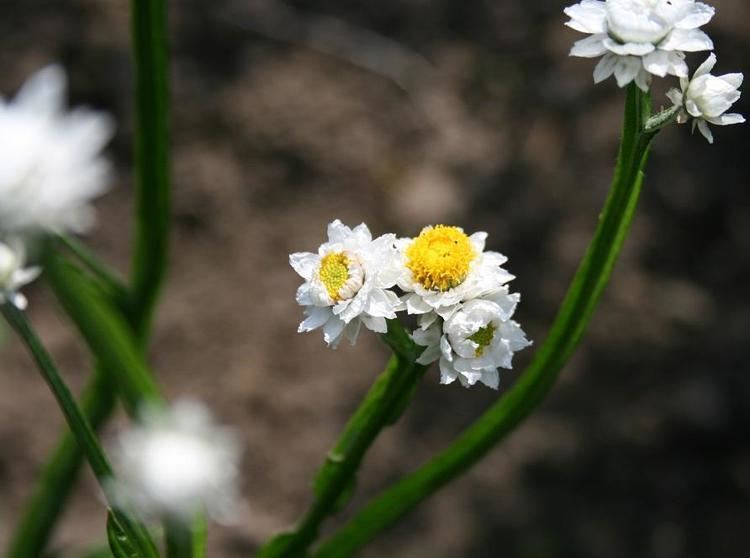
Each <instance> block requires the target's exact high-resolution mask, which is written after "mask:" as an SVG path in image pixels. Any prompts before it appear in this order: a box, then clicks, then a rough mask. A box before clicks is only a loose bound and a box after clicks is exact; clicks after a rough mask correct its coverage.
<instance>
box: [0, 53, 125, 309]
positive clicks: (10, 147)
mask: <svg viewBox="0 0 750 558" xmlns="http://www.w3.org/2000/svg"><path fill="white" fill-rule="evenodd" d="M65 96H66V78H65V72H64V71H63V70H62V68H61V67H59V66H57V65H51V66H47V67H46V68H43V69H41V70H39V71H38V72H36V73H35V74H33V75H32V76H31V77H29V78H28V80H27V81H26V83H24V85H23V86H22V87H21V89H20V90H19V92H18V93H17V94H16V96H15V97H14V98H13V100H8V101H6V100H4V99H3V98H2V97H0V151H2V153H3V164H2V166H0V242H1V243H0V303H2V302H5V301H9V302H11V303H14V304H16V306H19V307H20V308H22V307H24V306H25V303H26V299H25V298H23V296H21V295H20V294H18V293H17V290H18V289H19V288H20V287H21V286H23V285H24V284H26V283H28V282H29V281H31V280H33V279H34V278H35V277H36V276H37V275H38V270H37V269H35V268H31V269H24V267H23V266H24V261H25V253H26V248H25V245H26V243H27V239H28V237H29V235H33V234H38V233H40V232H41V233H51V234H62V233H66V232H73V233H82V232H85V231H87V230H88V229H89V228H90V227H91V225H92V224H93V221H94V212H93V208H92V207H91V204H90V202H91V200H92V199H93V198H95V197H97V196H98V195H100V194H102V193H103V192H105V191H106V190H107V187H108V184H109V180H108V178H109V170H110V169H109V163H108V162H107V160H106V159H104V158H103V157H102V156H101V150H102V148H103V147H104V145H105V144H106V143H107V142H108V141H109V139H110V138H111V136H112V133H113V123H112V121H111V119H110V118H109V117H108V116H107V115H105V114H102V113H99V112H95V111H92V110H89V109H85V108H76V109H74V110H72V111H66V109H65Z"/></svg>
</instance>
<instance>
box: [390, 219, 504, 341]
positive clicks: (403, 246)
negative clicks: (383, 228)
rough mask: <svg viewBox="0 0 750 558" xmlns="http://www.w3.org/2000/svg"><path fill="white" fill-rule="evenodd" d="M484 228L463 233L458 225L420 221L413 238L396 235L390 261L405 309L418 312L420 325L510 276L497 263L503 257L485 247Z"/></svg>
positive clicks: (492, 287)
mask: <svg viewBox="0 0 750 558" xmlns="http://www.w3.org/2000/svg"><path fill="white" fill-rule="evenodd" d="M486 239H487V233H485V232H477V233H474V234H472V235H471V236H467V235H466V233H464V231H463V229H461V228H460V227H450V226H445V225H437V226H434V227H425V228H424V229H422V232H421V233H420V234H419V236H417V237H416V238H401V239H399V240H398V241H397V243H396V246H397V248H398V259H396V260H394V262H393V265H395V267H396V271H397V273H398V286H399V287H400V288H401V289H402V290H404V291H405V292H406V294H405V295H404V297H403V300H404V302H405V304H406V309H407V311H408V313H409V314H420V315H421V316H420V326H421V327H422V328H426V327H428V326H429V325H430V323H432V322H433V321H434V320H435V319H436V318H437V317H438V316H440V317H442V318H447V317H448V316H450V315H451V313H453V312H454V311H455V310H456V308H457V307H458V305H459V304H460V303H461V302H463V301H466V300H469V299H472V298H477V297H480V296H482V295H484V294H487V293H491V292H494V291H497V290H498V289H500V288H501V287H502V286H503V285H504V284H505V283H507V282H508V281H510V280H512V279H513V275H511V274H510V273H508V272H507V271H506V270H505V269H503V268H502V267H501V266H502V265H503V264H504V263H505V262H506V261H507V260H508V258H506V257H505V256H503V255H502V254H500V253H498V252H485V251H484V244H485V240H486Z"/></svg>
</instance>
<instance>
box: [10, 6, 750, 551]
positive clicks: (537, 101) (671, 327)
mask: <svg viewBox="0 0 750 558" xmlns="http://www.w3.org/2000/svg"><path fill="white" fill-rule="evenodd" d="M711 4H712V5H714V6H715V7H716V8H717V15H716V17H715V18H714V20H713V21H712V22H711V23H710V24H709V26H708V27H707V30H708V32H709V33H710V34H711V36H712V37H713V38H714V41H715V43H716V49H717V52H718V59H719V64H718V70H719V72H720V73H723V72H724V71H726V72H729V71H735V70H739V71H744V72H745V73H747V72H748V69H750V66H749V65H748V62H749V61H750V56H749V55H748V53H749V52H750V50H749V49H748V47H749V46H750V24H748V22H749V21H750V7H748V4H747V3H746V2H743V1H742V0H714V1H712V2H711ZM565 5H566V3H565V2H556V1H552V0H541V1H539V2H534V3H527V2H521V1H520V0H514V1H507V2H489V1H486V0H468V1H466V2H451V1H449V0H436V1H433V2H425V1H421V0H400V1H396V0H383V1H381V2H376V3H363V2H343V1H335V0H326V1H318V2H312V1H297V2H290V3H287V4H282V3H279V2H273V0H268V1H257V0H248V1H240V0H215V1H213V2H199V1H198V0H195V1H187V0H182V1H181V0H175V1H174V2H172V3H171V10H172V12H171V23H172V27H173V39H172V41H173V42H172V51H173V67H172V78H173V85H172V89H173V92H172V94H173V133H172V135H173V141H174V143H173V182H174V209H173V232H174V234H173V244H172V268H171V272H170V277H169V282H168V285H167V287H166V290H165V292H164V298H163V304H162V305H161V307H160V310H159V313H158V319H157V324H156V329H155V335H154V338H153V344H152V362H153V365H154V367H155V368H156V369H157V370H158V372H159V378H160V381H161V384H162V385H163V386H164V389H165V391H166V392H167V394H168V395H169V396H171V397H177V396H182V395H190V396H196V397H200V398H202V399H204V400H205V401H206V402H207V403H208V404H209V405H210V406H211V407H212V408H213V409H214V410H215V413H216V415H217V416H218V417H219V418H220V420H221V421H222V422H225V423H228V424H232V425H235V426H236V427H237V429H238V431H239V433H240V435H241V437H242V440H243V443H244V446H245V458H244V470H245V472H246V474H245V476H244V484H243V497H244V501H245V502H246V506H245V511H244V512H243V514H242V516H241V517H240V518H238V521H237V524H236V525H232V526H228V527H218V528H215V529H213V530H212V531H211V538H210V545H211V553H210V555H211V556H214V557H217V558H218V557H222V558H223V557H226V558H232V557H235V556H236V557H240V556H251V555H252V553H253V550H254V549H256V548H257V547H258V545H259V544H260V543H261V542H262V541H263V540H264V539H265V538H267V537H268V536H269V535H270V534H271V533H272V532H274V531H275V530H278V529H280V528H282V527H284V526H286V525H288V524H289V523H291V522H292V521H294V520H295V518H297V517H298V516H299V515H300V514H301V513H302V511H303V510H304V508H305V506H306V505H307V503H308V502H309V499H310V481H311V478H312V476H313V473H314V471H315V469H316V467H317V466H318V464H319V463H320V461H321V459H322V458H323V456H324V455H325V452H326V451H327V450H328V449H329V448H330V447H331V446H332V444H333V442H334V441H335V439H336V436H337V434H338V433H339V432H340V430H341V428H342V426H343V424H344V421H345V419H346V417H347V416H348V414H349V413H350V412H351V411H352V410H353V409H354V408H355V407H356V405H357V402H358V401H359V399H360V397H361V396H362V394H363V393H364V392H365V391H366V389H367V387H368V386H369V384H370V383H371V382H372V380H373V378H374V376H375V375H376V374H377V373H378V372H379V371H380V369H381V368H382V366H383V364H384V362H385V359H386V358H387V352H386V350H385V349H384V347H383V346H382V345H381V344H380V342H379V341H378V339H377V338H376V337H375V336H373V335H363V336H362V337H361V340H360V342H359V343H358V345H357V346H356V347H355V348H351V347H348V346H345V347H341V348H340V349H339V350H338V351H335V352H334V351H330V350H328V349H326V348H325V346H324V343H323V342H322V339H321V336H320V335H319V334H318V333H314V334H307V335H298V334H297V333H295V332H296V326H297V323H298V322H299V320H300V310H299V308H298V307H297V306H296V305H295V302H294V296H293V295H294V291H295V289H296V286H297V284H298V277H297V276H296V275H295V274H294V273H293V271H292V270H291V269H290V268H289V267H288V264H287V255H288V253H290V252H293V251H300V250H310V249H314V248H315V247H316V246H317V245H318V244H319V243H320V242H321V241H322V239H323V235H324V231H325V225H326V223H328V222H329V221H331V220H333V219H334V218H341V219H342V220H343V221H344V222H346V223H349V224H351V225H354V224H357V223H359V222H361V221H365V222H367V223H368V225H370V227H371V229H372V230H373V231H374V232H375V233H376V234H382V233H384V232H396V233H398V234H400V235H413V234H416V233H417V232H418V231H419V229H420V228H421V227H422V226H424V225H426V224H430V223H455V224H459V225H461V226H463V227H464V228H465V229H466V230H468V231H476V230H485V231H487V232H489V233H490V237H489V247H490V248H491V249H495V250H498V251H501V252H503V253H504V254H506V255H507V256H508V257H509V263H508V269H509V270H510V271H511V272H512V273H514V274H515V275H516V276H517V279H516V280H515V281H514V282H513V286H514V288H515V290H517V291H519V292H521V293H522V296H523V300H522V303H521V305H520V307H519V310H518V313H517V318H518V320H519V321H520V322H521V323H522V324H523V325H524V327H525V329H526V331H527V333H528V334H529V335H530V337H531V338H532V339H534V340H536V342H537V345H538V344H539V343H540V342H541V341H542V340H543V338H544V336H545V332H546V330H547V328H548V326H549V324H550V323H551V319H552V317H553V315H554V312H555V309H556V308H557V305H558V304H559V301H560V300H561V298H562V295H563V294H564V291H565V288H566V286H567V284H568V281H569V279H570V277H571V275H572V273H573V271H574V269H575V266H576V264H577V262H578V260H579V259H580V257H581V255H582V252H583V250H584V248H585V246H586V243H587V241H588V239H589V236H590V234H591V232H592V230H593V227H594V225H595V222H596V216H597V213H598V211H599V209H600V207H601V205H602V204H603V200H604V197H605V195H606V191H607V185H608V182H609V176H610V173H611V169H612V165H613V161H614V157H615V153H616V145H617V134H618V130H619V121H620V112H621V107H622V103H623V98H624V96H623V92H622V91H621V90H619V89H617V87H616V86H615V84H614V82H613V81H610V82H607V83H605V84H603V85H600V86H596V87H595V86H594V85H593V83H592V80H591V71H592V69H593V64H592V63H591V61H587V60H582V59H572V58H569V57H568V56H567V51H568V49H569V47H570V45H571V44H572V42H573V41H574V40H576V39H577V38H579V37H578V35H577V34H576V33H574V32H573V31H571V30H569V29H567V28H565V27H564V26H563V22H564V21H565V18H564V16H563V14H562V8H563V7H564V6H565ZM0 7H1V9H2V17H0V30H1V31H2V34H1V35H0V36H2V37H3V39H2V45H3V48H2V49H0V67H2V68H3V72H2V74H0V90H1V91H2V92H3V93H5V94H10V93H12V92H14V91H15V89H16V88H17V87H18V85H19V84H20V83H21V82H22V80H23V78H24V77H25V76H26V75H27V74H28V73H29V72H31V71H32V70H34V69H35V68H38V67H39V66H41V65H43V64H46V63H48V62H50V61H54V60H59V61H61V62H62V63H63V64H64V65H65V66H66V68H67V69H68V71H69V73H70V79H71V96H72V100H73V102H74V103H76V104H77V103H84V102H85V103H89V104H93V105H95V106H97V107H100V108H103V109H106V110H108V111H110V112H112V113H113V114H114V115H115V116H116V119H117V122H118V126H119V131H118V134H117V137H116V138H115V140H114V142H113V144H112V146H111V149H110V151H111V156H112V158H113V160H114V161H115V163H116V166H117V169H118V172H117V179H116V184H115V187H114V188H113V190H112V192H111V193H110V194H108V195H107V196H105V197H104V198H102V199H101V202H100V203H99V204H98V207H99V225H98V227H97V228H96V229H95V231H93V232H92V234H90V235H89V237H88V238H87V239H86V240H87V242H88V243H89V245H90V246H91V247H92V248H93V249H95V250H96V251H97V252H98V253H100V254H101V255H102V256H103V257H104V258H105V259H106V260H107V261H108V262H111V263H112V264H113V265H114V266H116V267H118V268H119V269H121V270H123V271H126V270H127V268H128V261H129V249H130V239H131V217H130V212H131V209H132V187H131V174H130V173H131V158H130V148H129V142H130V140H131V133H132V129H131V125H130V119H131V105H130V98H129V93H130V88H131V81H130V68H129V59H128V50H127V48H128V40H129V31H128V11H127V8H128V6H127V3H126V2H125V1H122V0H112V1H110V2H96V1H94V0H78V1H75V0H65V1H55V2H51V1H50V2H45V1H40V2H29V3H22V2H13V1H10V0H7V1H5V2H2V3H1V4H0ZM702 59H703V58H702V57H701V55H698V56H696V57H691V58H690V60H691V62H692V66H693V67H695V64H696V63H699V62H700V61H702ZM655 99H657V103H659V102H666V101H661V99H663V94H662V92H660V91H657V92H655ZM737 108H738V111H739V112H742V113H744V114H746V115H747V114H750V103H748V102H747V100H746V98H745V99H743V100H741V101H740V102H739V103H738V106H737ZM715 136H716V143H715V144H714V145H713V146H709V145H708V144H706V143H705V142H704V141H703V139H702V138H701V137H700V136H697V135H696V136H691V135H690V133H689V130H688V129H687V128H686V127H683V128H676V127H674V128H673V129H672V128H670V129H668V130H666V131H665V132H664V133H663V134H662V135H661V137H659V138H658V140H657V142H656V145H655V147H654V150H653V154H652V158H651V161H650V163H649V167H648V176H647V178H646V183H645V188H644V192H643V196H642V201H641V206H640V208H639V211H638V214H637V216H636V219H635V222H634V224H633V231H632V234H631V237H630V238H629V239H628V242H627V245H626V247H625V250H624V253H623V256H622V259H621V261H620V263H619V264H618V266H617V268H616V269H615V273H614V277H613V281H612V283H611V285H610V287H609V288H608V290H607V292H606V294H605V296H604V297H603V300H602V303H601V305H600V307H599V309H598V310H597V313H596V316H595V319H594V321H593V324H592V326H591V328H590V331H589V333H588V336H587V337H586V339H585V341H584V343H583V344H582V346H581V348H580V350H579V351H578V353H577V355H576V357H575V358H574V359H573V361H572V362H571V363H570V365H569V366H568V367H567V368H566V369H565V370H564V372H563V374H562V377H561V379H560V382H559V384H558V385H557V386H556V388H555V389H554V391H553V393H552V395H551V396H550V397H549V399H548V400H547V401H546V402H545V404H544V405H543V407H542V409H541V410H540V411H539V412H538V413H536V414H535V415H534V416H533V418H531V419H530V420H529V421H528V422H526V423H525V424H524V425H523V426H522V427H521V428H519V429H518V431H517V432H515V433H514V434H513V435H512V436H511V437H510V439H508V440H507V441H506V442H505V443H504V444H503V445H502V446H501V447H499V448H497V449H496V450H494V451H493V452H492V453H491V454H490V455H489V456H488V457H487V458H486V459H485V460H484V461H483V462H482V463H481V464H480V465H478V466H477V467H475V468H474V469H473V470H471V472H470V473H468V474H467V475H466V476H464V477H463V478H462V479H461V480H460V481H459V482H456V483H454V484H452V485H451V486H449V487H448V488H446V489H444V490H443V491H441V492H440V493H438V494H437V495H436V496H435V497H433V498H432V499H431V500H429V501H428V502H426V503H425V504H424V505H422V506H421V507H420V508H419V509H418V510H417V511H416V512H415V513H413V514H412V515H410V516H409V517H408V519H407V520H405V521H404V522H403V523H402V524H401V525H399V526H398V527H397V528H395V529H393V530H391V531H388V532H387V533H385V534H384V535H382V536H381V537H380V538H378V539H377V540H376V541H375V542H373V543H372V544H371V546H369V547H368V548H367V549H366V550H365V551H363V552H362V553H361V555H362V556H363V557H365V558H375V557H379V556H386V555H391V556H398V557H408V558H428V557H429V558H460V557H472V558H483V557H487V558H489V557H494V556H500V555H502V556H508V557H514V558H540V557H550V558H587V557H591V558H594V557H607V558H630V557H638V558H694V557H695V558H697V557H705V558H709V557H715V556H722V557H723V558H741V557H744V556H747V547H748V544H749V543H750V536H749V535H748V532H747V525H748V523H750V445H748V434H750V405H749V404H748V402H749V401H750V375H749V374H748V365H747V362H748V356H750V354H748V350H747V346H748V344H747V336H748V330H749V329H750V298H748V287H747V285H748V284H750V266H749V265H748V254H749V253H750V226H749V224H748V223H749V222H750V221H749V218H750V190H748V180H747V176H748V165H747V153H748V147H749V144H750V136H749V135H748V128H747V126H732V127H727V128H725V129H718V130H715ZM28 295H29V298H30V300H31V308H30V316H31V319H32V320H33V322H34V323H35V324H36V326H37V327H38V329H39V330H40V332H41V334H42V336H43V338H44V340H45V341H46V343H47V344H48V346H49V347H50V349H51V351H52V352H53V354H54V355H55V357H56V358H57V359H58V360H59V363H60V364H61V366H62V368H63V369H64V370H65V372H66V375H67V377H68V379H69V381H70V383H71V385H73V386H74V387H76V389H78V388H80V386H82V385H83V383H84V381H85V378H86V377H87V375H88V370H89V368H90V363H89V362H88V360H87V358H86V356H85V352H84V351H83V349H82V346H81V344H80V342H79V341H78V340H77V339H76V338H75V336H74V335H73V333H72V331H71V328H70V327H69V326H68V324H67V323H66V322H65V318H64V316H63V315H62V313H61V312H60V310H59V309H58V307H57V306H56V304H55V302H54V300H53V298H52V296H51V294H50V293H49V292H48V290H47V289H46V287H45V286H44V284H43V282H42V283H40V284H38V285H35V286H34V287H33V288H32V289H30V290H29V292H28ZM532 353H533V348H532V349H529V350H527V351H525V352H524V353H521V354H519V355H518V356H517V361H516V369H515V370H514V371H511V372H506V373H504V374H503V375H502V380H501V390H500V392H499V393H495V392H492V391H491V390H489V389H484V388H482V387H476V388H474V389H471V390H465V389H463V388H461V387H459V386H447V387H446V386H440V385H439V384H438V378H439V375H438V372H437V370H431V371H430V372H428V374H427V375H426V377H425V380H424V383H423V386H422V387H421V388H420V390H419V392H418V394H417V396H416V400H415V402H414V404H413V406H412V407H411V408H410V409H409V410H408V412H407V413H406V415H405V416H404V417H403V419H402V421H401V422H400V423H399V424H398V425H397V426H396V427H394V428H392V429H391V430H389V431H387V432H386V433H385V434H384V435H383V436H382V437H381V439H379V440H378V442H377V443H376V445H375V447H374V449H373V450H372V452H371V454H370V455H369V456H368V458H367V462H366V465H365V467H364V469H363V471H362V473H361V476H360V494H359V496H358V497H357V498H356V499H355V500H354V502H353V503H352V506H350V508H349V510H345V511H344V513H343V515H342V517H346V516H347V513H349V511H351V509H354V508H356V506H357V505H359V504H361V503H362V502H363V501H365V499H366V497H367V496H371V495H373V494H374V493H376V492H377V491H378V490H379V489H380V488H382V487H384V486H386V485H387V484H388V483H389V482H390V481H392V480H394V479H396V478H397V477H399V476H400V475H402V474H404V473H406V472H408V471H410V470H412V469H413V468H414V467H416V466H418V465H419V464H420V463H422V462H423V461H424V460H425V459H426V458H428V457H429V456H430V455H432V454H433V453H434V452H435V451H437V450H439V449H440V448H442V447H444V446H445V445H446V444H447V443H448V442H449V441H450V440H451V439H452V438H453V437H454V436H455V435H456V434H457V433H458V432H459V431H460V430H461V429H462V428H463V427H464V426H466V425H467V424H468V423H469V422H470V421H471V420H472V419H473V418H474V417H476V416H477V415H478V414H479V413H480V412H481V411H482V410H483V409H485V408H486V407H487V406H488V405H489V404H490V403H491V402H492V401H494V400H495V399H496V398H497V397H502V394H503V388H507V386H509V385H511V384H512V382H513V381H514V380H515V379H516V378H517V377H518V375H519V374H520V372H521V371H522V370H523V365H524V364H525V363H527V362H528V361H529V359H530V357H531V355H532ZM0 362H2V364H1V365H0V416H2V417H3V419H4V420H2V421H1V422H0V448H1V449H0V544H1V545H4V544H5V543H7V540H8V537H9V534H10V532H11V529H12V527H13V525H14V523H15V520H16V517H17V514H18V513H19V510H20V509H21V506H22V503H23V502H24V499H25V498H26V497H27V496H28V495H29V492H30V490H31V488H32V486H33V480H34V478H35V475H36V474H37V473H38V471H39V468H40V466H41V465H42V463H43V462H44V460H45V456H46V455H47V454H48V452H49V451H50V449H51V447H53V445H54V442H55V440H56V438H57V435H58V433H59V431H60V429H61V427H62V421H61V416H60V413H59V412H58V410H57V408H56V406H55V404H54V402H53V400H52V397H51V396H50V394H49V393H48V391H47V389H46V388H45V386H44V385H43V383H42V382H41V380H40V379H39V377H38V376H37V374H36V372H35V370H34V368H33V367H32V365H31V363H30V360H29V358H28V356H27V355H26V354H25V352H24V351H23V350H22V348H21V347H20V346H19V344H18V343H17V342H16V341H15V340H10V339H8V340H7V341H5V343H4V346H3V348H2V360H1V361H0ZM118 424H122V417H119V418H118V420H117V421H115V423H114V424H113V425H111V426H110V427H109V428H108V430H107V431H108V434H107V436H111V432H112V431H113V429H116V428H117V425H118ZM103 521H104V513H103V505H102V503H101V500H100V498H99V495H98V492H97V490H96V488H95V486H94V483H93V481H92V479H91V478H90V475H89V474H88V472H87V473H86V474H85V475H84V477H83V478H82V479H81V482H80V487H79V489H78V490H77V492H76V497H75V500H74V504H73V506H72V507H71V508H70V509H69V510H68V512H67V514H66V515H65V518H64V521H63V522H62V523H61V525H60V528H59V529H58V532H57V536H56V539H55V548H56V549H59V550H62V551H64V552H71V553H72V555H75V553H76V552H75V551H77V550H80V549H82V548H88V547H90V546H92V545H93V546H95V545H97V544H99V543H101V542H103ZM334 523H335V522H334Z"/></svg>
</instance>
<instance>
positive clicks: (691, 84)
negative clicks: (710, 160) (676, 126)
mask: <svg viewBox="0 0 750 558" xmlns="http://www.w3.org/2000/svg"><path fill="white" fill-rule="evenodd" d="M715 64H716V56H715V55H714V54H713V53H711V54H710V55H709V57H708V58H707V59H706V61H705V62H703V64H701V65H700V66H699V67H698V69H697V70H696V71H695V73H694V74H693V78H692V79H690V80H688V79H687V78H680V89H681V90H678V89H670V90H669V91H668V92H667V96H668V97H669V99H670V100H671V101H672V102H673V103H674V104H675V105H676V106H679V107H682V110H681V111H680V114H679V115H678V117H677V121H678V122H679V123H681V124H683V123H685V122H687V121H688V120H690V119H691V118H692V119H693V128H695V127H696V126H697V127H698V130H699V131H700V133H701V134H703V137H705V138H706V139H707V140H708V143H713V142H714V136H713V134H712V133H711V130H710V129H709V127H708V123H709V122H710V123H711V124H716V125H718V126H726V125H728V124H741V123H742V122H744V121H745V117H744V116H742V115H741V114H737V113H730V114H726V112H727V111H728V110H729V108H730V107H731V106H732V105H733V104H734V103H735V102H736V101H737V100H738V99H739V98H740V91H739V87H740V85H742V78H743V76H742V74H741V73H733V74H724V75H723V76H714V75H711V73H710V72H711V70H712V69H713V67H714V65H715Z"/></svg>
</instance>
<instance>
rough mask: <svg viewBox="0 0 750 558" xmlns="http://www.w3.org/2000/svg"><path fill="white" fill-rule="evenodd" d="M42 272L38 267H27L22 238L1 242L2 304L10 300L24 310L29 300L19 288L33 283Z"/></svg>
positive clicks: (0, 294) (0, 283)
mask: <svg viewBox="0 0 750 558" xmlns="http://www.w3.org/2000/svg"><path fill="white" fill-rule="evenodd" d="M40 272H41V270H40V268H38V267H26V250H25V249H24V246H23V243H22V242H21V241H20V240H9V241H8V242H7V243H5V242H0V304H4V303H5V302H9V303H11V304H13V305H14V306H15V307H16V308H18V309H19V310H24V309H25V308H26V306H27V305H28V301H27V300H26V297H25V296H23V295H22V294H21V293H19V292H18V289H20V288H21V287H23V286H24V285H27V284H29V283H31V282H32V281H33V280H34V279H36V278H37V277H38V276H39V273H40Z"/></svg>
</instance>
